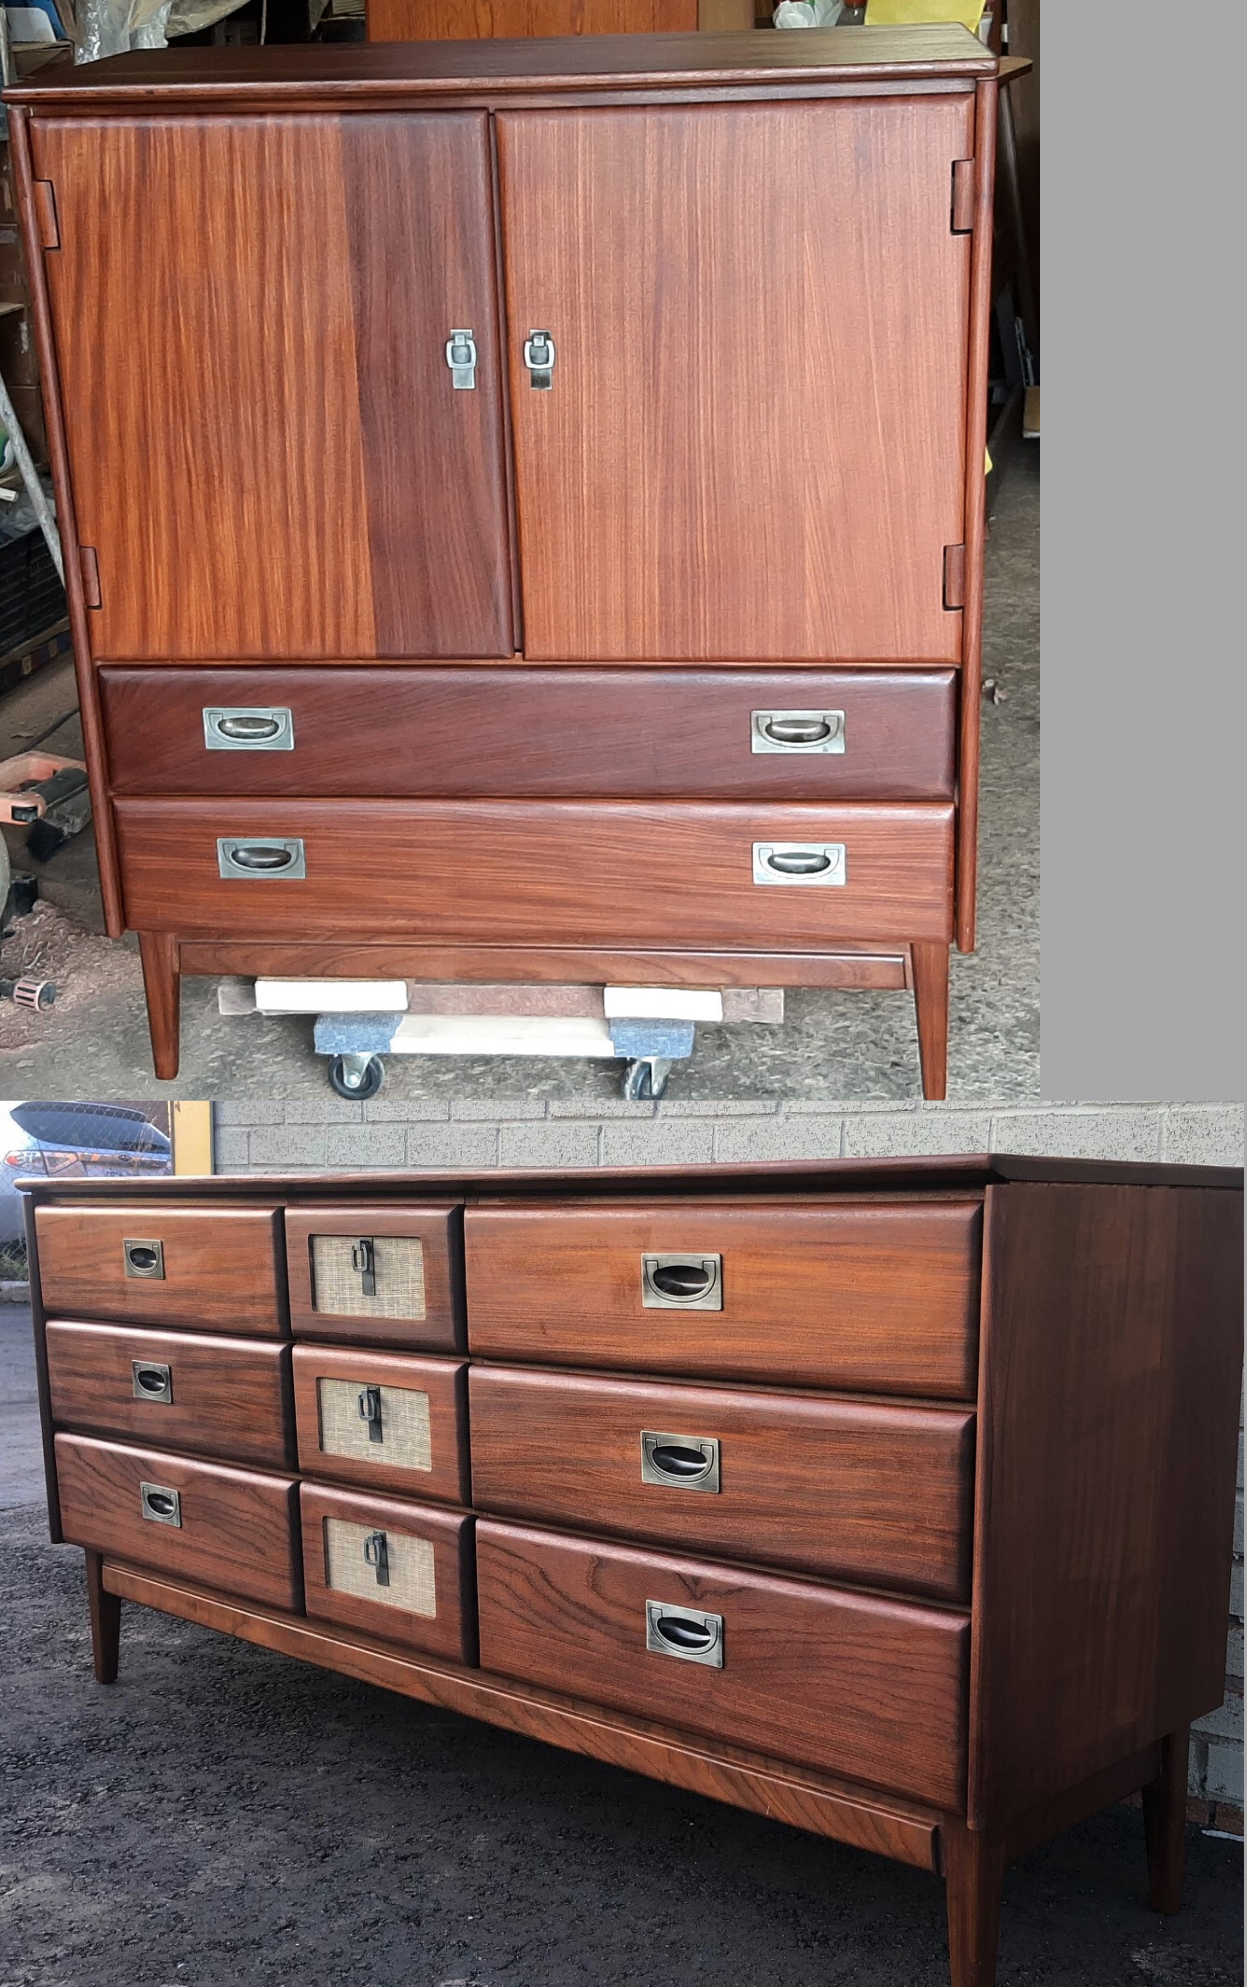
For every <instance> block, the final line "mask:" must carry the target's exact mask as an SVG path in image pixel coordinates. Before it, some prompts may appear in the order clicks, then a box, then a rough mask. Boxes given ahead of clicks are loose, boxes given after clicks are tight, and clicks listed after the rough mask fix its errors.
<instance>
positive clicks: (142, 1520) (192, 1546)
mask: <svg viewBox="0 0 1247 1987" xmlns="http://www.w3.org/2000/svg"><path fill="white" fill-rule="evenodd" d="M56 1473H57V1481H58V1484H59V1486H60V1498H61V1524H62V1528H63V1530H64V1534H65V1537H66V1538H67V1539H68V1540H69V1542H70V1543H71V1544H72V1545H85V1546H90V1547H91V1548H92V1549H93V1550H94V1551H96V1552H102V1553H107V1554H109V1555H111V1556H112V1557H113V1558H115V1559H122V1560H126V1561H128V1562H129V1563H130V1564H131V1565H134V1566H147V1567H152V1568H155V1569H157V1570H158V1571H160V1572H164V1573H172V1574H176V1575H178V1576H179V1577H181V1578H184V1579H188V1580H193V1581H195V1582H196V1583H197V1584H198V1585H201V1586H205V1587H215V1588H218V1589H219V1590H220V1591H221V1592H222V1593H226V1594H237V1595H239V1596H240V1597H241V1598H243V1599H245V1600H252V1601H262V1602H265V1603H266V1604H267V1605H269V1606H271V1607H279V1608H301V1607H302V1604H303V1579H302V1569H301V1566H300V1555H299V1551H298V1519H297V1507H298V1485H297V1484H296V1483H295V1481H294V1479H293V1478H291V1477H284V1476H268V1475H261V1474H260V1473H259V1471H255V1470H242V1469H231V1468H227V1467H226V1466H225V1465H224V1464H221V1463H204V1462H199V1461H197V1460H195V1459H194V1458H192V1457H190V1456H173V1455H168V1454H165V1453H162V1452H161V1451H159V1450H155V1449H136V1448H130V1447H128V1446H122V1445H121V1444H119V1443H113V1442H97V1441H95V1440H93V1439H92V1438H91V1437H90V1436H85V1435H58V1436H57V1437H56Z"/></svg>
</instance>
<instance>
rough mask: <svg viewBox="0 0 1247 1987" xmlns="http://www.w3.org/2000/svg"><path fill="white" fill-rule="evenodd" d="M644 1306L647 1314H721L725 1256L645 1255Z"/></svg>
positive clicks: (642, 1265) (642, 1282) (642, 1267)
mask: <svg viewBox="0 0 1247 1987" xmlns="http://www.w3.org/2000/svg"><path fill="white" fill-rule="evenodd" d="M641 1305H642V1308H643V1309H644V1310H647V1311H721V1310H722V1309H723V1258H722V1256H646V1255H643V1256H642V1257H641Z"/></svg>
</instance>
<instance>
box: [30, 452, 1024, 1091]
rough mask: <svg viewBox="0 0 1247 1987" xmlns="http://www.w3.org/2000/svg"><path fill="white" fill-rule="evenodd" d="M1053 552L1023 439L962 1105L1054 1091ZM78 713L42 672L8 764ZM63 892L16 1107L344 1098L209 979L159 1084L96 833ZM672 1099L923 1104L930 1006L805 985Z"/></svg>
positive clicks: (59, 869)
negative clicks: (1043, 727)
mask: <svg viewBox="0 0 1247 1987" xmlns="http://www.w3.org/2000/svg"><path fill="white" fill-rule="evenodd" d="M1038 559H1039V457H1038V448H1037V445H1035V444H1025V445H1021V444H1019V445H1018V447H1017V448H1016V449H1015V451H1014V455H1013V459H1012V461H1011V463H1010V466H1009V469H1008V473H1007V475H1006V476H1005V477H1004V479H1003V482H1002V484H1001V487H1000V494H999V500H998V508H997V513H996V516H995V517H994V519H993V521H992V533H991V539H990V541H989V545H988V551H987V586H986V617H985V634H984V662H983V675H984V679H985V680H987V681H994V682H995V683H996V684H997V685H998V686H999V690H1000V691H1001V692H1002V693H1003V695H1002V700H1001V701H999V702H993V701H992V700H991V698H990V697H985V698H984V700H983V711H982V716H983V767H982V799H981V815H980V841H979V879H980V880H979V949H978V951H977V952H976V953H975V954H974V955H973V956H971V957H968V958H962V957H961V956H960V955H959V954H957V953H956V952H954V954H953V961H952V1002H951V1020H950V1047H949V1091H948V1094H949V1097H950V1099H952V1100H957V1101H966V1102H970V1101H975V1100H979V1101H983V1100H988V1099H991V1100H994V1101H996V1102H1003V1103H1008V1102H1014V1101H1017V1100H1020V1099H1024V1098H1027V1097H1031V1096H1036V1095H1037V1094H1038V1091H1039V882H1038V862H1039V565H1038ZM51 674H52V672H51V671H49V672H48V675H49V676H51ZM58 698H59V704H58V701H57V700H58ZM72 703H73V686H72V678H71V677H70V676H69V674H68V673H67V672H66V671H65V670H64V669H62V671H61V673H60V676H59V679H58V680H57V681H55V682H50V683H40V682H39V679H34V680H32V682H31V683H30V684H29V685H27V686H24V688H23V690H21V691H19V692H17V693H15V695H14V697H12V698H9V699H7V700H6V701H5V703H4V704H3V705H0V752H8V751H17V750H21V749H24V747H26V746H28V745H29V744H30V743H31V742H32V739H33V738H34V737H35V736H36V735H38V733H39V732H40V731H41V730H43V729H44V728H45V726H46V725H47V724H48V723H52V724H53V725H54V726H56V724H57V719H58V716H59V718H60V720H61V722H60V723H59V727H58V728H54V729H53V730H52V731H51V733H50V735H49V736H48V737H47V738H46V739H45V741H44V743H45V745H46V747H47V749H48V750H51V751H57V750H59V751H62V752H65V753H67V754H71V755H72V754H74V753H76V752H78V751H79V749H80V746H79V743H78V740H79V733H78V731H77V719H76V717H73V716H70V717H68V719H66V713H68V712H70V711H71V710H72ZM23 734H24V735H23ZM44 888H45V891H46V892H47V893H48V894H50V895H51V897H52V898H53V899H54V901H55V902H56V903H57V904H59V905H61V906H62V907H63V908H64V909H65V910H66V911H67V912H68V913H69V914H71V915H72V916H73V917H74V919H75V920H77V921H78V924H79V927H80V930H79V933H78V935H77V936H76V937H75V936H73V934H70V935H69V937H70V944H69V948H68V952H67V955H66V957H65V959H64V963H63V964H62V962H61V960H60V958H59V957H58V958H57V961H56V967H55V970H56V976H57V977H58V979H59V980H60V981H61V983H62V994H61V999H60V1001H59V1003H58V1005H57V1007H56V1008H55V1009H54V1010H53V1011H52V1013H51V1014H49V1015H47V1016H43V1017H39V1016H28V1015H25V1014H20V1015H19V1014H18V1013H17V1012H16V1011H15V1010H13V1009H11V1008H10V1009H9V1010H8V1012H7V1014H0V1077H2V1078H3V1085H4V1089H5V1094H6V1095H10V1096H36V1097H38V1096H49V1095H53V1094H54V1095H56V1096H60V1097H64V1096H75V1095H80V1096H89V1097H96V1098H110V1097H117V1098H128V1097H141V1096H153V1097H160V1096H182V1097H208V1098H216V1097H240V1096H251V1097H292V1098H293V1097H319V1096H322V1095H324V1094H326V1090H327V1084H326V1076H325V1062H324V1060H323V1058H320V1057H317V1056H315V1055H314V1054H313V1052H312V1046H311V1041H312V1023H311V1018H310V1017H307V1018H297V1019H280V1020H261V1019H260V1018H258V1017H256V1016H250V1017H246V1018H241V1019H239V1018H222V1017H221V1016H220V1015H219V1014H218V1013H217V1009H216V986H215V982H212V981H208V980H188V981H184V982H183V995H182V1008H183V1015H182V1067H181V1072H180V1074H179V1076H178V1078H177V1080H176V1081H175V1082H173V1083H170V1084H162V1083H157V1082H156V1081H155V1079H154V1078H153V1076H152V1074H151V1062H150V1054H149V1048H148V1040H147V1028H146V1020H145V1016H144V1009H143V999H142V984H141V978H140V973H139V961H138V952H137V946H136V943H135V941H134V940H133V939H129V940H127V941H125V942H124V943H123V944H122V945H117V946H109V945H107V944H105V943H104V941H102V940H101V939H99V938H98V937H93V936H91V935H90V932H91V930H92V929H94V930H97V931H98V930H99V929H100V928H101V927H100V923H99V902H98V889H97V885H96V880H95V869H94V854H93V850H92V847H91V843H90V837H89V835H87V836H83V837H79V838H78V840H77V841H76V842H75V843H71V844H69V845H68V846H67V847H66V848H65V849H64V850H62V851H61V853H60V854H59V855H58V856H57V857H56V858H54V859H53V862H52V863H51V864H50V865H49V866H48V869H47V871H46V873H45V876H44ZM64 936H65V934H63V933H62V937H64ZM15 944H16V941H11V942H10V946H9V947H6V948H4V951H3V954H2V955H0V972H8V971H10V970H11V969H13V970H27V968H28V962H27V961H26V960H25V959H23V960H22V961H21V962H20V965H19V966H18V967H17V968H15V969H14V968H13V962H12V958H11V954H12V948H13V946H14V945H15ZM45 970H46V969H45ZM620 1070H621V1065H620V1064H618V1063H613V1062H589V1061H582V1060H574V1061H573V1060H567V1061H564V1060H550V1059H520V1058H509V1057H508V1058H492V1057H491V1058H485V1059H480V1060H477V1059H467V1058H462V1057H440V1058H427V1059H426V1058H423V1057H414V1056H406V1057H402V1056H393V1057H390V1058H389V1059H388V1060H387V1063H386V1079H385V1080H386V1095H387V1097H389V1098H393V1099H394V1100H396V1101H401V1100H402V1099H403V1098H416V1097H437V1098H445V1097H446V1096H447V1095H448V1094H453V1095H455V1096H456V1097H478V1098H498V1099H502V1098H507V1097H530V1098H532V1097H535V1098H563V1099H569V1098H576V1099H599V1098H601V1099H605V1098H612V1097H616V1096H617V1095H618V1094H619V1078H620ZM668 1095H669V1096H670V1097H671V1098H672V1099H673V1101H679V1100H707V1099H721V1098H780V1097H796V1098H800V1097H806V1098H813V1097H834V1098H839V1099H846V1100H847V1099H856V1098H880V1099H907V1098H912V1099H917V1098H918V1097H920V1095H921V1091H920V1086H919V1076H918V1051H917V1039H916V1034H915V1028H914V1017H913V1006H912V1002H911V1000H910V997H909V996H908V995H906V994H900V993H870V994H863V993H820V992H815V991H810V990H798V991H795V992H790V993H789V994H788V996H787V1019H786V1021H785V1023H784V1025H783V1026H782V1027H763V1026H756V1025H755V1026H747V1027H745V1026H742V1027H733V1028H699V1029H698V1031H697V1047H696V1052H695V1055H694V1057H693V1059H692V1061H691V1062H690V1063H687V1064H677V1065H676V1068H675V1069H674V1071H673V1073H672V1077H671V1082H670V1087H669V1091H668Z"/></svg>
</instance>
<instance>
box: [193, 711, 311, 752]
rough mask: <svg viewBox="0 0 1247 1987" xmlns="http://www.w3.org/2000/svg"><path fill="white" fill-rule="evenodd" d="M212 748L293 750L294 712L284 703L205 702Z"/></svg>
mask: <svg viewBox="0 0 1247 1987" xmlns="http://www.w3.org/2000/svg"><path fill="white" fill-rule="evenodd" d="M203 720H204V744H205V745H206V746H207V748H208V750H209V752H293V751H294V712H293V711H290V710H287V709H286V708H285V706H284V705H272V706H268V705H256V704H206V705H205V706H204V713H203Z"/></svg>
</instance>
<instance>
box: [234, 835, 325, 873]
mask: <svg viewBox="0 0 1247 1987" xmlns="http://www.w3.org/2000/svg"><path fill="white" fill-rule="evenodd" d="M216 854H217V868H218V869H219V870H220V872H221V875H222V876H225V877H231V878H232V877H243V878H245V879H246V880H247V881H248V882H261V881H263V880H265V879H266V878H268V879H271V878H274V877H279V878H281V879H282V880H283V881H288V880H289V879H290V878H292V877H305V876H306V875H307V858H306V856H305V854H304V849H303V837H302V836H301V835H292V836H290V837H289V838H278V837H276V836H274V837H272V838H271V839H270V838H268V837H265V839H264V840H263V841H260V840H258V839H257V840H255V841H251V840H249V839H248V837H247V836H245V835H218V837H217V845H216Z"/></svg>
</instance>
